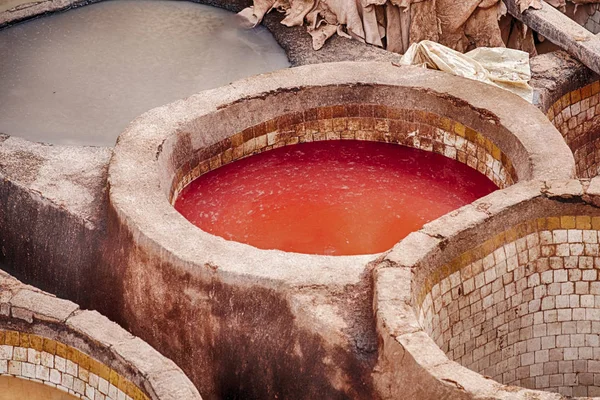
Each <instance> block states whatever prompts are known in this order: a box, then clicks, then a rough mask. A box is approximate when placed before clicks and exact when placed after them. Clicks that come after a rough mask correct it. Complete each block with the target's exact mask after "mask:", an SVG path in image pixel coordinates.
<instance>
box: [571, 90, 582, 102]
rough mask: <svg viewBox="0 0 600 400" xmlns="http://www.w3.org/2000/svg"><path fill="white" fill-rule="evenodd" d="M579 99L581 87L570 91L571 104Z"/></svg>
mask: <svg viewBox="0 0 600 400" xmlns="http://www.w3.org/2000/svg"><path fill="white" fill-rule="evenodd" d="M580 101H581V89H577V90H573V91H572V92H571V104H576V103H579V102H580Z"/></svg>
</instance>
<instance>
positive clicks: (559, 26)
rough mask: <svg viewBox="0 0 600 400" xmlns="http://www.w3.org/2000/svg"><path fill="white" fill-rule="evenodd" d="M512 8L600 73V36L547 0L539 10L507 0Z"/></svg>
mask: <svg viewBox="0 0 600 400" xmlns="http://www.w3.org/2000/svg"><path fill="white" fill-rule="evenodd" d="M504 3H505V4H506V7H507V8H508V12H509V13H510V14H511V15H512V16H514V17H515V18H517V19H519V20H520V21H522V22H523V23H525V25H527V26H529V27H530V28H531V29H533V30H534V31H536V32H538V33H539V34H540V35H542V36H544V37H545V38H547V39H548V40H550V41H551V42H552V43H554V44H556V45H558V46H560V47H561V48H562V49H564V50H566V51H567V52H568V53H569V54H571V55H573V56H574V57H575V58H577V59H578V60H580V61H581V62H582V63H583V64H585V65H586V66H587V67H588V68H590V69H591V70H592V71H594V72H596V73H600V37H597V36H596V35H594V34H593V33H591V32H590V31H588V30H587V29H585V28H584V27H582V26H581V25H579V24H578V23H577V22H575V21H573V20H572V19H571V18H569V17H567V16H566V15H564V14H563V13H561V12H560V11H558V10H557V9H556V8H554V7H552V6H551V5H549V4H548V3H546V2H545V1H541V4H542V8H541V9H539V10H536V9H533V8H530V9H528V10H525V11H524V12H523V13H521V11H520V4H519V1H518V0H504Z"/></svg>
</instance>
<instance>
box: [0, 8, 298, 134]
mask: <svg viewBox="0 0 600 400" xmlns="http://www.w3.org/2000/svg"><path fill="white" fill-rule="evenodd" d="M234 15H235V14H233V13H230V12H227V11H225V10H221V9H218V8H215V7H210V6H206V5H200V4H195V3H191V2H186V1H164V0H148V1H144V0H119V1H103V2H101V3H97V4H92V5H88V6H85V7H81V8H78V9H74V10H71V11H68V12H64V13H59V14H55V15H52V16H48V17H44V18H39V19H36V20H33V21H29V22H26V23H23V24H19V25H15V26H13V27H10V28H7V29H3V30H0V54H2V57H0V85H1V86H2V90H1V91H0V108H1V109H2V113H0V132H4V133H7V134H12V135H16V136H21V137H25V138H27V139H30V140H34V141H42V142H50V143H55V144H88V145H102V146H112V145H114V143H115V140H116V138H117V136H118V135H119V134H120V133H121V132H122V131H123V130H124V129H125V128H126V127H127V125H128V124H129V122H130V121H131V120H133V119H134V118H135V117H137V116H138V115H140V114H142V113H143V112H145V111H147V110H149V109H151V108H154V107H157V106H160V105H163V104H167V103H170V102H172V101H175V100H177V99H180V98H185V97H188V96H190V95H192V94H194V93H197V92H200V91H202V90H205V89H210V88H215V87H218V86H222V85H226V84H228V83H230V82H232V81H234V80H237V79H241V78H244V77H247V76H251V75H255V74H259V73H264V72H269V71H273V70H277V69H281V68H286V67H288V66H289V62H288V60H287V57H286V56H285V53H284V52H283V50H282V49H281V48H280V47H279V46H278V44H277V43H276V42H275V40H274V39H273V37H272V36H271V35H270V33H269V32H268V31H266V29H264V28H261V27H259V28H257V29H253V30H244V29H241V28H240V27H239V26H238V24H237V22H236V20H235V18H234Z"/></svg>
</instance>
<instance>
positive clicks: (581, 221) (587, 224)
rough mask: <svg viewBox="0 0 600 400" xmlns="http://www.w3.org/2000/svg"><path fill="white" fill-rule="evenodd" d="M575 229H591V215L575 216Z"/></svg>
mask: <svg viewBox="0 0 600 400" xmlns="http://www.w3.org/2000/svg"><path fill="white" fill-rule="evenodd" d="M575 225H576V226H577V229H592V217H589V216H587V215H578V216H577V217H575Z"/></svg>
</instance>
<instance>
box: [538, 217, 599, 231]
mask: <svg viewBox="0 0 600 400" xmlns="http://www.w3.org/2000/svg"><path fill="white" fill-rule="evenodd" d="M598 222H600V218H599V220H598ZM546 229H548V230H550V231H553V230H556V229H560V218H559V217H548V218H546Z"/></svg>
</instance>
